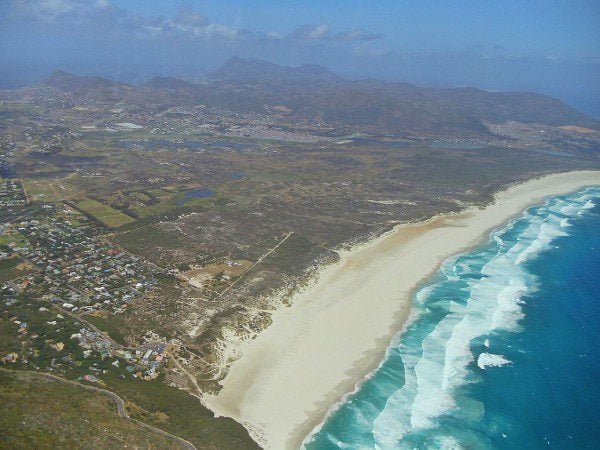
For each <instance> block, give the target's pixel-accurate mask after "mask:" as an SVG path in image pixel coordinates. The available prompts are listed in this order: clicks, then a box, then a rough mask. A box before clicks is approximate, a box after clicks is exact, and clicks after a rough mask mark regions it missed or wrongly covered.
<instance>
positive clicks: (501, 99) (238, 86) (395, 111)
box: [45, 58, 600, 136]
mask: <svg viewBox="0 0 600 450" xmlns="http://www.w3.org/2000/svg"><path fill="white" fill-rule="evenodd" d="M45 83H46V84H48V85H51V86H53V87H55V88H57V89H60V90H63V91H68V92H71V93H73V95H75V96H78V97H83V98H95V99H97V100H100V101H121V100H122V101H124V102H126V103H127V102H129V103H133V104H136V105H140V106H143V105H147V106H151V107H158V108H161V107H164V108H167V107H171V106H180V105H181V106H183V105H196V104H203V105H207V106H209V107H218V108H223V109H230V110H235V111H256V112H266V111H267V110H268V109H270V107H272V106H279V107H281V106H284V107H285V108H284V109H285V110H286V111H289V115H290V117H291V118H293V117H298V118H316V117H319V118H322V119H324V120H326V121H328V122H330V123H336V124H342V125H344V124H345V125H351V126H358V127H361V128H363V129H364V130H367V131H375V132H388V133H397V132H411V131H412V132H418V133H429V134H437V135H444V136H449V135H456V136H464V135H471V136H473V135H483V134H488V133H489V132H488V130H487V128H486V126H485V125H484V122H485V121H489V122H496V123H497V122H505V121H508V120H514V121H518V122H524V123H542V124H548V125H579V126H583V127H588V128H593V129H600V122H598V121H597V120H595V119H593V118H591V117H588V116H586V115H585V114H582V113H580V112H578V111H576V110H575V109H573V108H571V107H570V106H568V105H566V104H565V103H563V102H561V101H559V100H556V99H554V98H551V97H547V96H544V95H540V94H535V93H528V92H488V91H483V90H480V89H475V88H423V87H418V86H414V85H411V84H408V83H391V82H383V81H376V80H363V81H345V80H342V79H340V78H339V77H338V76H337V75H335V74H333V73H331V72H329V71H328V70H327V69H325V68H323V67H320V66H312V65H305V66H300V67H284V66H279V65H276V64H272V63H268V62H265V61H260V60H257V59H244V58H232V59H230V60H229V61H228V62H227V63H226V64H225V65H223V66H222V67H221V68H219V69H218V70H216V71H215V72H213V73H212V75H211V78H210V79H209V80H208V81H205V82H202V83H198V84H195V83H189V82H187V81H183V80H179V79H176V78H164V77H162V78H161V77H159V78H153V79H152V80H150V81H148V82H147V83H145V84H144V85H142V86H139V87H133V86H129V85H126V84H123V83H117V82H114V81H111V80H106V79H103V78H98V77H78V76H75V75H71V74H68V73H66V72H62V71H55V72H54V73H53V74H52V76H51V77H50V78H48V79H47V80H45Z"/></svg>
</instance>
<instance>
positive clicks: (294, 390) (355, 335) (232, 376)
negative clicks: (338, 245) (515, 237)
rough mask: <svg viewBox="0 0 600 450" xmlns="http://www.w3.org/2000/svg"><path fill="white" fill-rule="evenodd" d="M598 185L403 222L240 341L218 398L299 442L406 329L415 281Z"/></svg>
mask: <svg viewBox="0 0 600 450" xmlns="http://www.w3.org/2000/svg"><path fill="white" fill-rule="evenodd" d="M586 185H600V171H597V172H591V171H582V172H570V173H565V174H558V175H550V176H547V177H544V178H541V179H538V180H533V181H530V182H527V183H524V184H520V185H517V186H514V187H511V188H510V189H508V190H506V191H503V192H501V193H500V194H499V195H498V196H497V200H496V202H495V203H494V204H493V205H490V206H488V207H486V208H484V209H475V208H471V209H468V210H466V211H464V212H463V213H460V214H457V215H447V216H439V217H437V218H435V219H432V220H430V221H428V222H425V223H419V224H410V225H403V226H399V227H397V228H396V229H394V230H393V231H392V232H390V233H387V234H385V235H383V236H381V237H380V238H377V239H375V240H373V241H371V242H370V243H367V244H364V245H361V246H358V247H356V248H354V249H352V250H351V251H349V252H345V253H344V254H343V255H342V259H341V261H340V262H339V263H336V264H334V265H331V266H328V267H326V268H324V269H323V272H322V274H321V276H320V278H319V280H318V281H317V282H316V283H315V284H314V285H312V286H311V287H310V288H308V289H306V290H305V291H303V292H300V293H298V294H297V295H296V296H295V298H294V299H293V305H292V306H291V307H289V308H281V309H279V310H278V311H276V313H275V314H274V316H273V324H272V325H271V326H270V327H269V328H267V329H266V330H265V331H263V332H262V333H261V334H260V335H259V336H258V337H257V338H256V339H254V340H251V341H248V342H246V343H244V344H243V345H242V357H241V358H240V359H239V360H238V361H236V362H235V363H234V364H233V365H232V367H231V369H230V372H229V374H228V376H227V377H226V378H225V380H224V382H223V389H222V391H221V392H220V393H219V394H218V395H217V396H208V397H206V399H205V400H206V402H207V404H208V406H210V407H211V408H212V409H213V410H214V411H215V412H216V413H217V414H219V415H225V416H230V417H233V418H235V419H237V420H239V421H240V422H242V423H243V424H245V425H246V426H247V427H248V429H249V430H250V432H251V434H252V436H253V437H254V438H255V439H256V440H257V441H258V442H259V443H260V444H261V445H263V446H264V447H265V448H268V449H284V448H298V447H300V445H301V442H302V440H303V439H304V437H306V435H307V434H308V433H310V431H311V430H312V429H313V428H314V427H315V426H317V425H319V424H320V423H321V422H322V421H323V419H324V417H325V415H326V413H327V411H328V410H329V408H330V407H331V406H332V405H334V404H335V403H336V402H339V401H340V400H341V399H342V397H343V396H344V395H345V394H347V393H349V392H352V391H353V390H354V389H355V386H356V383H357V382H360V381H361V380H362V379H363V378H364V377H365V376H367V375H368V374H369V373H370V372H372V371H373V370H374V369H375V368H376V367H377V366H378V365H379V363H380V362H381V360H382V359H383V357H384V355H385V350H386V347H387V346H388V344H389V342H390V340H391V338H392V337H393V336H394V334H396V333H397V332H398V331H399V330H401V329H402V325H403V323H404V322H405V321H406V318H407V316H408V312H409V310H410V304H411V293H412V291H413V290H414V289H415V287H416V285H417V283H419V282H420V281H421V280H423V279H425V278H426V277H428V276H429V275H430V274H432V273H433V272H434V271H436V270H437V268H438V267H439V265H440V264H441V262H442V261H443V260H444V259H446V258H447V257H449V256H451V255H454V254H457V253H460V252H461V251H464V250H466V249H468V248H469V247H471V246H473V245H475V244H477V243H478V242H480V241H481V240H482V239H485V238H486V237H487V236H488V235H489V232H491V231H492V230H493V229H494V228H496V227H498V226H500V225H502V224H504V223H505V222H507V221H508V220H510V219H511V218H513V217H515V216H516V215H519V214H521V212H522V211H524V210H525V209H526V208H527V207H529V206H531V205H534V204H539V203H542V201H543V199H544V198H545V197H548V196H551V195H558V194H566V193H569V192H573V191H575V190H578V189H580V188H582V187H584V186H586Z"/></svg>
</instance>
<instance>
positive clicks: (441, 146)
mask: <svg viewBox="0 0 600 450" xmlns="http://www.w3.org/2000/svg"><path fill="white" fill-rule="evenodd" d="M431 147H433V148H435V149H437V150H480V149H482V148H486V146H485V145H483V144H461V143H459V142H432V143H431Z"/></svg>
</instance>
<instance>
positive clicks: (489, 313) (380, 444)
mask: <svg viewBox="0 0 600 450" xmlns="http://www.w3.org/2000/svg"><path fill="white" fill-rule="evenodd" d="M413 309H414V314H413V315H412V317H411V319H410V323H409V324H408V325H407V327H406V329H405V332H404V333H403V334H402V335H401V336H400V335H398V336H396V338H394V340H393V342H392V343H391V344H390V346H389V348H388V351H387V356H386V358H385V360H384V361H383V362H382V363H381V365H380V367H379V368H378V369H377V370H376V371H375V372H374V373H373V374H372V375H371V376H370V377H369V378H368V379H367V380H365V381H364V382H363V383H362V384H361V386H360V387H359V388H358V390H357V391H356V392H355V393H354V394H352V395H350V396H348V397H347V398H346V399H345V401H344V402H342V403H341V404H340V405H339V407H338V408H337V409H336V410H335V411H334V412H332V413H330V415H329V416H328V418H327V420H326V421H325V422H324V424H323V426H322V427H321V429H320V430H319V431H317V432H316V433H314V434H313V435H312V436H310V437H309V438H308V439H307V441H306V442H305V447H306V448H307V449H308V450H317V449H318V450H321V449H336V448H351V449H363V448H364V449H374V448H376V449H415V448H416V449H488V448H498V449H547V448H553V449H598V448H600V187H595V188H588V189H586V190H584V191H581V192H579V193H576V194H573V195H568V196H563V197H553V198H551V199H550V200H549V201H548V202H547V203H546V204H545V205H544V206H539V207H533V208H530V209H528V210H527V211H526V212H525V213H524V214H523V215H522V217H520V218H518V219H516V220H514V221H512V222H510V223H508V224H506V225H505V226H504V228H502V229H499V230H497V231H495V232H494V233H492V234H491V236H490V240H489V242H487V243H486V244H484V245H482V246H480V247H478V248H476V249H475V250H473V251H470V252H469V253H464V254H461V255H458V256H456V257H453V258H450V259H448V260H447V261H445V262H444V264H443V265H442V268H441V269H440V271H439V273H438V274H437V275H436V276H435V277H434V278H432V279H430V280H428V282H427V283H425V284H423V285H422V287H420V289H419V290H418V291H417V293H416V295H415V298H414V308H413Z"/></svg>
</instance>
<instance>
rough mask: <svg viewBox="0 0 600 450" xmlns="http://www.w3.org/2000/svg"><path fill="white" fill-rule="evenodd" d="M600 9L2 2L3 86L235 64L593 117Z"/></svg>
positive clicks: (404, 1)
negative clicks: (544, 104)
mask: <svg viewBox="0 0 600 450" xmlns="http://www.w3.org/2000/svg"><path fill="white" fill-rule="evenodd" d="M599 24H600V1H599V0H590V1H584V0H580V1H578V0H570V1H552V0H543V1H542V0H536V1H527V0H520V1H500V0H496V1H491V0H489V1H488V0H478V1H469V0H464V1H441V0H440V1H428V0H420V1H416V0H415V1H408V0H395V1H375V0H372V1H358V0H343V1H342V0H329V1H328V0H321V1H316V0H305V1H285V0H279V1H266V0H264V1H257V0H254V1H252V0H246V1H226V0H220V1H200V0H198V1H187V2H179V1H166V0H0V58H1V59H0V61H2V64H1V65H0V86H4V87H7V86H15V85H19V84H23V83H28V82H32V81H37V80H39V79H41V78H44V77H45V76H47V75H48V74H49V73H50V71H51V70H52V69H53V68H62V69H65V70H68V71H72V72H75V73H78V74H95V75H104V76H109V77H112V78H118V79H121V80H124V81H130V82H132V81H136V80H141V79H144V78H147V77H150V76H153V75H171V76H179V77H185V78H192V79H193V78H198V77H201V76H203V75H205V74H206V73H207V72H209V71H210V70H213V69H214V68H216V67H217V66H218V65H220V64H222V63H223V62H224V61H226V60H227V59H228V58H229V57H231V56H233V55H239V56H252V57H257V58H262V59H266V60H269V61H272V62H276V63H280V64H291V65H297V64H302V63H316V64H322V65H326V66H327V67H329V68H330V69H331V70H333V71H335V72H337V73H339V74H340V75H342V76H344V77H347V78H364V77H374V78H382V79H388V80H401V81H408V82H412V83H415V84H421V85H439V86H466V85H471V86H476V87H480V88H485V89H494V90H533V91H538V92H542V93H547V94H550V95H553V96H556V97H559V98H561V99H563V100H565V101H567V102H568V103H570V104H572V105H574V106H576V107H578V108H579V109H581V110H584V111H586V112H588V113H591V114H594V115H596V116H600V25H599Z"/></svg>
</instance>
